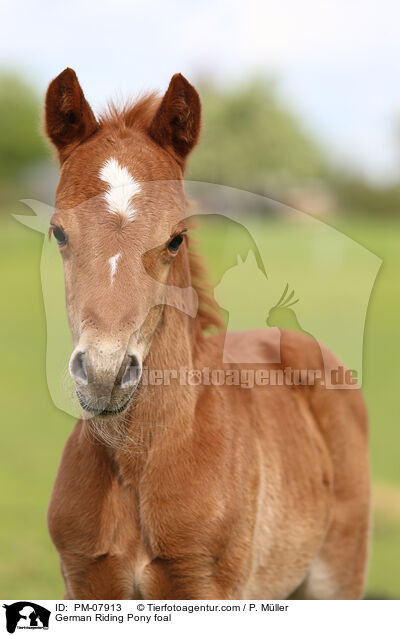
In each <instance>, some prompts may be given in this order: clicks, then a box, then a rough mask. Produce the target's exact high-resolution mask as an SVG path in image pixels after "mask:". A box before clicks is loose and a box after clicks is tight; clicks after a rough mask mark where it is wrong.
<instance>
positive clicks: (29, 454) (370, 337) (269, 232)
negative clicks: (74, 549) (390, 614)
mask: <svg viewBox="0 0 400 636" xmlns="http://www.w3.org/2000/svg"><path fill="white" fill-rule="evenodd" d="M254 223H255V225H254V226H253V229H254V227H256V229H257V236H261V237H264V239H265V244H266V245H269V246H270V249H271V250H272V251H271V259H272V260H274V259H273V258H272V254H273V249H274V248H273V246H274V245H276V246H277V245H281V243H279V241H280V232H281V229H280V227H279V226H278V225H277V224H276V223H272V222H269V223H267V224H263V225H262V226H261V225H260V222H259V221H255V222H254ZM340 229H341V230H343V231H345V232H346V233H347V234H348V235H349V236H351V237H352V238H354V239H355V240H357V241H358V242H360V243H361V244H363V245H365V246H366V247H368V248H369V249H370V250H372V251H373V252H375V253H376V254H377V255H379V256H380V257H381V258H382V259H383V266H382V268H381V270H380V272H379V274H378V278H377V281H376V285H375V288H374V292H373V294H372V298H371V302H370V305H369V309H368V315H367V321H366V328H365V341H364V375H363V389H364V392H365V396H366V400H367V404H368V408H369V413H370V420H371V463H372V473H373V479H374V481H376V482H378V483H380V484H390V485H392V486H393V487H394V489H395V490H396V489H400V462H399V454H400V426H399V420H398V416H399V411H400V409H399V406H400V391H399V389H398V381H399V373H398V368H397V361H398V360H399V353H400V352H399V339H398V325H399V324H400V323H399V318H400V315H399V314H400V295H399V293H398V289H399V279H400V250H399V249H398V246H399V244H400V224H395V223H393V222H392V223H391V224H390V225H388V224H387V223H386V224H385V223H380V222H379V223H378V222H377V221H376V222H372V221H368V222H367V221H365V220H361V221H357V222H356V221H351V222H349V221H345V220H341V221H340ZM232 231H233V232H235V231H236V230H232ZM232 231H230V232H227V231H226V227H224V226H221V225H218V224H213V225H212V227H211V231H210V228H209V229H208V231H206V230H205V229H201V230H200V232H199V236H200V242H201V244H202V245H203V248H204V252H205V253H206V254H207V260H208V262H209V265H210V267H211V270H212V275H213V278H214V281H215V280H218V278H219V277H220V276H221V272H222V271H223V270H224V269H226V268H227V267H228V268H229V267H231V266H232V265H234V263H235V261H236V252H235V254H234V259H233V260H234V262H232V256H231V255H230V256H228V257H226V253H227V252H226V250H227V248H228V246H229V244H230V243H232V241H233V242H235V241H237V245H239V246H240V244H241V240H242V239H241V237H240V236H237V237H236V238H235V236H233V235H232ZM302 238H304V237H302V235H301V233H300V234H299V235H294V234H293V233H291V234H290V233H289V234H288V235H287V241H288V243H287V246H288V247H287V249H286V251H285V254H284V265H283V266H282V267H286V266H287V267H288V270H287V271H288V272H289V271H290V266H291V265H293V263H291V262H290V261H291V259H292V260H294V261H296V259H298V257H299V252H300V250H303V249H304V243H303V241H302ZM264 239H263V238H261V243H262V242H263V240H264ZM271 239H273V240H271ZM42 240H43V239H42V236H41V235H40V234H38V233H36V232H33V231H32V230H29V229H27V228H25V227H23V226H21V225H19V224H18V223H17V222H15V221H14V220H13V219H11V218H9V219H7V220H6V221H3V222H2V223H1V224H0V246H1V249H0V263H1V272H2V274H1V286H2V289H1V297H2V304H3V310H2V312H1V334H2V369H1V387H2V416H1V422H2V444H1V448H0V476H1V483H2V484H3V486H2V488H1V491H0V510H1V523H0V545H1V554H2V556H1V560H0V597H2V598H6V599H7V598H16V599H18V598H19V599H21V598H34V599H40V598H58V597H60V596H62V594H63V585H62V581H61V577H60V574H59V566H58V560H57V556H56V553H55V550H54V549H53V547H52V544H51V542H50V539H49V537H48V533H47V528H46V507H47V503H48V500H49V496H50V491H51V487H52V483H53V480H54V476H55V473H56V470H57V466H58V463H59V459H60V454H61V451H62V447H63V444H64V442H65V439H66V437H67V435H68V434H69V432H70V431H71V429H72V426H73V423H74V420H73V419H72V417H70V416H68V415H66V414H64V413H62V412H61V411H59V410H58V409H57V408H56V407H55V406H54V405H53V403H52V400H51V397H50V394H49V391H48V388H47V382H46V368H45V356H46V322H45V314H44V306H43V300H42V290H41V281H40V269H39V264H40V256H41V251H42ZM235 249H236V248H235ZM276 249H277V248H276ZM234 251H235V250H234ZM274 258H275V260H276V255H275V257H274ZM267 260H268V259H267ZM268 265H270V263H268V264H267V263H266V266H267V270H268ZM349 268H350V269H349ZM268 273H269V274H270V271H268ZM350 273H351V262H344V263H343V264H342V268H341V269H340V271H338V274H337V286H338V287H340V289H343V290H345V291H346V294H347V296H346V297H351V294H352V287H351V286H352V285H354V276H355V278H356V279H357V277H358V279H359V281H360V284H362V281H363V275H364V273H363V271H362V270H360V271H357V272H356V273H354V272H352V275H350ZM284 275H286V273H285V274H284ZM271 280H272V279H271ZM278 287H279V285H278V284H277V286H276V290H275V288H274V294H275V295H273V297H274V298H275V300H276V291H277V290H278ZM332 302H333V301H332ZM244 309H246V311H244ZM259 309H260V312H262V310H263V307H262V306H261V305H260V306H258V305H257V300H256V299H255V300H254V304H252V303H250V304H249V303H243V302H242V303H241V304H240V303H239V308H238V312H237V315H236V321H237V322H238V323H240V324H241V326H243V328H244V327H248V326H253V319H254V314H255V311H256V310H257V311H258V310H259ZM249 310H250V311H249ZM318 311H320V312H321V313H323V312H324V311H326V307H323V306H321V307H319V308H318ZM241 312H242V313H241ZM252 312H253V315H252ZM260 315H261V313H260ZM260 326H262V325H260ZM396 501H397V502H398V499H396V498H394V502H393V510H390V504H389V513H388V510H387V505H386V509H385V512H382V510H381V508H379V506H378V508H377V510H376V514H375V518H374V524H375V529H374V535H373V542H372V552H371V567H370V575H369V581H368V592H369V593H370V594H372V595H374V594H376V595H384V596H389V597H395V598H400V574H399V564H400V511H396V510H395V503H396Z"/></svg>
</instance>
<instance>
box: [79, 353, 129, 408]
mask: <svg viewBox="0 0 400 636" xmlns="http://www.w3.org/2000/svg"><path fill="white" fill-rule="evenodd" d="M69 371H70V374H71V376H72V378H73V380H74V382H75V389H76V394H77V397H78V400H79V403H80V405H81V407H82V408H83V409H84V411H86V412H87V413H90V414H91V416H93V415H94V416H101V417H107V416H112V415H118V414H120V413H122V412H123V411H125V410H126V409H127V407H128V405H129V402H130V399H131V397H132V395H133V393H134V391H135V389H136V387H137V385H138V384H139V381H140V378H141V375H142V361H141V356H140V355H139V354H138V353H137V352H135V353H133V352H129V353H128V352H126V353H121V352H120V351H118V350H115V349H111V348H105V347H101V348H100V347H87V348H81V347H77V348H76V349H75V351H74V352H73V354H72V356H71V359H70V363H69Z"/></svg>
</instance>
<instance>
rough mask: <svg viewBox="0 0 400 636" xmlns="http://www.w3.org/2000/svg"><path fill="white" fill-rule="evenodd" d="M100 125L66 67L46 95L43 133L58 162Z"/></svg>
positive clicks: (62, 160)
mask: <svg viewBox="0 0 400 636" xmlns="http://www.w3.org/2000/svg"><path fill="white" fill-rule="evenodd" d="M98 127H99V124H98V123H97V121H96V118H95V116H94V115H93V111H92V109H91V108H90V106H89V104H88V103H87V101H86V99H85V96H84V94H83V91H82V89H81V87H80V85H79V82H78V78H77V77H76V74H75V71H73V70H72V69H71V68H66V69H65V71H63V72H62V73H60V75H58V76H57V77H56V79H54V80H53V81H52V82H51V84H50V86H49V88H48V89H47V94H46V106H45V128H46V134H47V136H48V137H49V139H50V140H51V141H52V142H53V144H54V145H55V147H56V148H57V151H58V156H59V159H60V163H63V162H64V161H65V159H66V158H67V157H68V155H69V154H70V153H71V152H72V151H73V149H74V148H76V146H78V145H79V144H80V143H82V141H84V140H85V139H87V138H88V137H89V136H90V135H92V134H93V133H94V132H95V131H96V130H97V129H98Z"/></svg>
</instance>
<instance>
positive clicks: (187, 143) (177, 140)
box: [148, 73, 201, 166]
mask: <svg viewBox="0 0 400 636" xmlns="http://www.w3.org/2000/svg"><path fill="white" fill-rule="evenodd" d="M200 114H201V106H200V98H199V96H198V93H197V91H196V89H195V88H193V86H192V85H191V84H189V82H188V81H187V79H185V78H184V77H183V75H181V74H180V73H177V74H176V75H174V76H173V77H172V79H171V81H170V83H169V86H168V90H167V92H166V93H165V95H164V97H163V99H162V101H161V104H160V106H159V108H158V110H157V112H156V114H155V116H154V119H153V121H152V122H151V124H150V128H149V131H148V132H149V135H150V137H152V138H153V139H154V141H156V142H157V143H158V144H159V145H160V146H162V147H163V148H166V149H167V150H172V151H173V153H174V156H175V158H176V159H177V160H178V161H179V163H181V165H182V166H183V165H184V162H185V159H186V157H187V155H188V154H189V152H190V151H191V150H192V148H193V147H194V145H195V144H196V142H197V139H198V136H199V132H200Z"/></svg>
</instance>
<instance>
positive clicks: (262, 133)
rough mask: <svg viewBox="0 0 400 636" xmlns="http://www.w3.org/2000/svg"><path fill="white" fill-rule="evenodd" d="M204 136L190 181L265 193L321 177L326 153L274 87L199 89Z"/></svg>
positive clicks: (256, 84)
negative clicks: (270, 188)
mask: <svg viewBox="0 0 400 636" xmlns="http://www.w3.org/2000/svg"><path fill="white" fill-rule="evenodd" d="M200 95H201V98H202V102H203V132H202V140H201V142H202V143H201V144H200V146H199V148H198V149H197V150H196V152H195V153H194V155H193V158H192V160H191V163H190V169H189V173H188V178H189V179H195V180H200V181H211V182H213V183H220V184H225V185H231V186H235V187H242V188H256V189H258V190H259V191H263V190H265V189H266V187H268V186H269V184H270V183H271V182H272V183H282V184H283V185H284V184H288V183H293V182H294V181H297V180H300V179H302V180H304V179H311V178H316V177H317V178H318V177H322V176H323V175H324V174H325V173H326V171H327V168H326V162H325V158H324V155H323V152H322V150H321V149H320V148H319V147H318V144H317V143H316V142H315V141H314V140H313V138H312V136H311V135H310V134H309V133H308V132H307V131H306V130H304V128H303V127H302V125H301V122H300V121H299V120H298V118H297V117H296V116H295V115H294V114H293V113H292V112H291V110H290V109H289V108H288V107H287V106H286V105H285V104H283V103H282V102H281V100H280V99H279V97H278V94H277V90H276V87H275V85H274V83H273V82H271V81H266V80H263V79H254V80H253V81H252V82H250V83H248V84H247V85H244V86H243V87H234V88H232V89H231V90H227V91H223V90H219V89H217V88H216V87H215V86H214V85H212V84H203V86H201V84H200Z"/></svg>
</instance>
